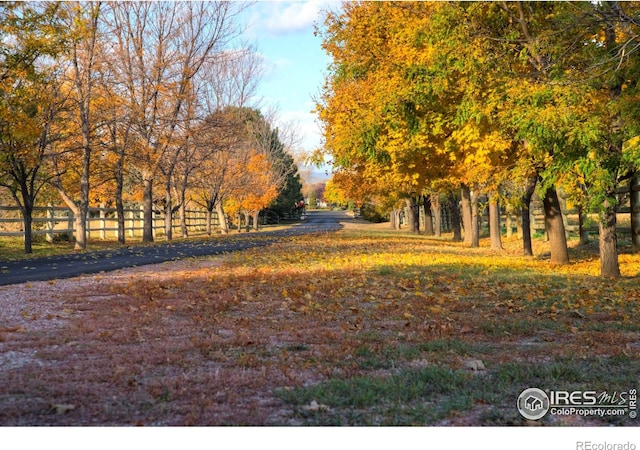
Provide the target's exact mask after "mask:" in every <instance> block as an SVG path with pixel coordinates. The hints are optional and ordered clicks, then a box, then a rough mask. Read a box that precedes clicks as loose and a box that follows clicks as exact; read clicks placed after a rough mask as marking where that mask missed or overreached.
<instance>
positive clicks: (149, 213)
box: [142, 179, 153, 242]
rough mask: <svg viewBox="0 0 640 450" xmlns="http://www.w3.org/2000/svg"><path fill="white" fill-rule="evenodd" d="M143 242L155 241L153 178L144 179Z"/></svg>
mask: <svg viewBox="0 0 640 450" xmlns="http://www.w3.org/2000/svg"><path fill="white" fill-rule="evenodd" d="M142 184H143V191H142V208H143V209H142V217H143V225H142V242H153V180H151V179H144V180H143V181H142Z"/></svg>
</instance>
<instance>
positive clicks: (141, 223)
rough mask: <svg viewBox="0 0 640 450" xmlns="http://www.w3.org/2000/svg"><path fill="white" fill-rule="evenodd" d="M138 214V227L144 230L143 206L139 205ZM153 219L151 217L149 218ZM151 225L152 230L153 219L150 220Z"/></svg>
mask: <svg viewBox="0 0 640 450" xmlns="http://www.w3.org/2000/svg"><path fill="white" fill-rule="evenodd" d="M138 211H139V214H140V216H139V217H140V221H139V222H138V225H139V227H140V229H143V228H144V206H142V205H140V207H139V208H138ZM151 217H153V215H152V216H151ZM151 224H152V228H153V218H152V219H151Z"/></svg>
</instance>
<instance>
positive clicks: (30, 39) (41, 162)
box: [0, 2, 66, 253]
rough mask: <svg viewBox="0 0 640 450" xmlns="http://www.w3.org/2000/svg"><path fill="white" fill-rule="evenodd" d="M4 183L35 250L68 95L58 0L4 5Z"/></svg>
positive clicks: (0, 133)
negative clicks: (37, 215) (50, 159)
mask: <svg viewBox="0 0 640 450" xmlns="http://www.w3.org/2000/svg"><path fill="white" fill-rule="evenodd" d="M0 34H2V36H3V39H2V40H1V41H0V186H4V187H6V188H7V189H8V190H9V192H10V193H11V196H12V198H13V199H14V201H15V202H16V204H17V205H18V206H19V207H20V211H21V214H22V218H23V222H24V226H23V228H24V251H25V253H31V252H32V219H33V208H34V207H35V202H36V198H37V196H38V194H39V192H40V191H41V189H42V188H43V187H45V186H46V184H47V182H48V180H49V174H48V173H47V172H46V157H47V152H48V151H49V148H50V144H51V142H52V141H53V140H54V139H55V132H54V131H53V125H54V122H55V119H56V117H57V115H58V113H59V112H60V109H61V107H62V106H61V105H62V104H63V98H62V95H61V93H60V86H59V83H58V81H57V79H56V78H57V74H56V72H55V67H54V65H52V64H51V63H50V58H54V57H55V56H57V55H58V54H59V53H60V52H61V51H62V49H63V46H64V44H65V42H66V31H65V29H64V27H63V26H62V15H61V11H60V8H59V5H58V4H55V3H37V2H33V3H28V4H27V3H18V2H14V3H3V4H1V5H0Z"/></svg>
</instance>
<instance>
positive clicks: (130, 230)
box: [129, 209, 136, 237]
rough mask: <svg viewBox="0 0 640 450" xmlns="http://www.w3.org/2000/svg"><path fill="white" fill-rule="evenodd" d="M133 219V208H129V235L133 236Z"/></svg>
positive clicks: (134, 223) (134, 224)
mask: <svg viewBox="0 0 640 450" xmlns="http://www.w3.org/2000/svg"><path fill="white" fill-rule="evenodd" d="M134 219H135V213H134V211H133V209H130V210H129V237H133V236H134V235H135V230H134V228H135V227H136V222H135V220H134Z"/></svg>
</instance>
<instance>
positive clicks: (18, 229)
mask: <svg viewBox="0 0 640 450" xmlns="http://www.w3.org/2000/svg"><path fill="white" fill-rule="evenodd" d="M124 215H125V220H124V225H125V228H124V232H125V233H126V235H127V236H128V237H134V236H137V235H139V234H141V232H142V230H143V226H144V221H143V212H142V207H134V208H125V210H124ZM6 216H12V217H6ZM185 223H186V227H187V231H188V232H204V231H206V227H207V212H206V211H205V210H204V209H188V210H186V211H185ZM22 225H23V222H22V217H21V215H20V208H19V207H17V206H0V237H8V236H18V237H21V236H24V231H23V229H22ZM181 226H182V224H181V222H180V220H179V217H177V216H176V215H175V214H174V217H173V230H174V232H179V231H180V230H181ZM211 226H212V227H216V226H218V217H217V215H216V213H215V212H213V213H212V217H211ZM32 228H33V231H32V233H33V235H34V236H35V235H45V236H46V239H47V241H49V242H53V240H54V239H55V238H56V236H61V235H66V236H67V237H68V238H69V239H72V238H73V233H74V215H73V212H72V211H71V209H69V208H65V207H58V206H37V207H35V208H34V211H33V227H32ZM164 228H165V223H164V215H163V214H161V213H159V212H154V217H153V232H154V235H158V234H163V233H164ZM92 237H93V238H100V239H111V238H116V239H117V238H118V213H117V210H116V209H115V208H104V207H99V208H89V212H88V214H87V238H92Z"/></svg>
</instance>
